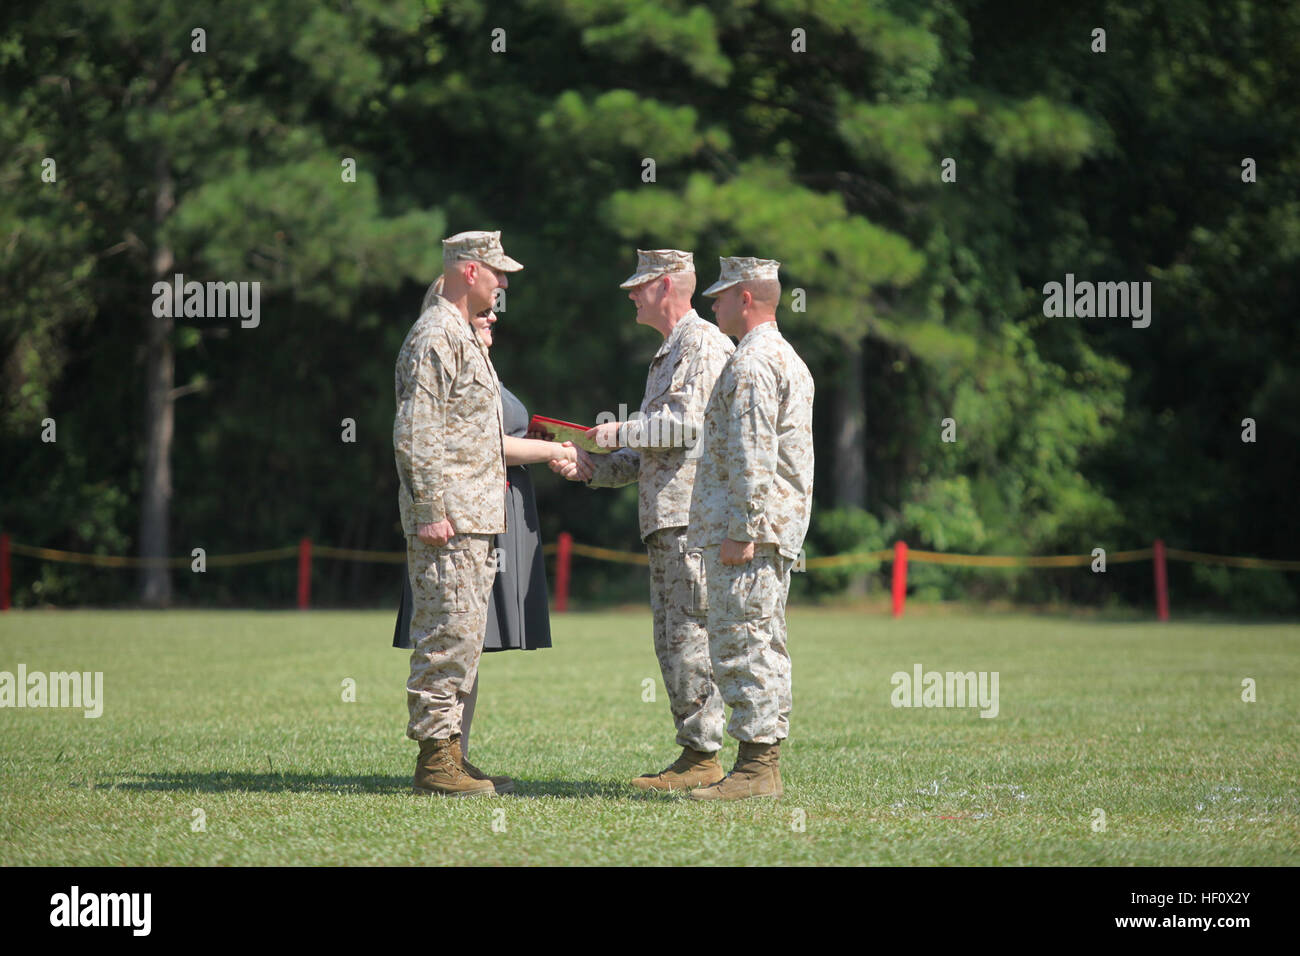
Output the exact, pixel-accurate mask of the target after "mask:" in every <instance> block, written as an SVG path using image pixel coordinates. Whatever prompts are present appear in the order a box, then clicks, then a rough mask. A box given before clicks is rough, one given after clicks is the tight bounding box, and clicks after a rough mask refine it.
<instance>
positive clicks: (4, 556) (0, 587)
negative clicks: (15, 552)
mask: <svg viewBox="0 0 1300 956" xmlns="http://www.w3.org/2000/svg"><path fill="white" fill-rule="evenodd" d="M7 610H9V535H7V534H0V611H7Z"/></svg>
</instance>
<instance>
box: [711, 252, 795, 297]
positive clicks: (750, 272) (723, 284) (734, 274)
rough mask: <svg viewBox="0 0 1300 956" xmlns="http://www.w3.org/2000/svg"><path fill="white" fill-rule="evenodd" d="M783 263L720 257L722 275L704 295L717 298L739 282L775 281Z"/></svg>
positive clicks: (719, 264)
mask: <svg viewBox="0 0 1300 956" xmlns="http://www.w3.org/2000/svg"><path fill="white" fill-rule="evenodd" d="M780 265H781V263H779V262H777V261H776V260H775V259H755V258H753V257H752V256H719V257H718V266H719V268H720V269H721V273H720V274H719V276H718V281H717V282H715V283H713V285H711V286H709V287H708V288H707V289H705V290H704V293H703V294H704V295H708V296H716V295H717V294H718V293H719V292H723V291H725V290H726V289H730V288H731V287H732V286H733V285H735V284H736V283H737V282H752V281H754V280H756V279H775V278H776V271H777V269H778V268H779V267H780Z"/></svg>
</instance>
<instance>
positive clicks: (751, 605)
mask: <svg viewBox="0 0 1300 956" xmlns="http://www.w3.org/2000/svg"><path fill="white" fill-rule="evenodd" d="M790 567H791V561H790V559H789V558H787V557H785V556H784V555H782V554H781V553H780V552H778V551H777V550H776V546H775V545H771V544H759V545H755V546H754V560H752V561H750V562H749V563H748V564H739V565H733V566H731V567H728V566H727V565H724V564H723V563H722V561H721V560H720V558H719V546H718V545H716V544H711V545H709V546H708V547H706V548H704V569H705V585H706V587H707V590H708V594H707V600H708V608H709V611H708V628H709V655H710V657H711V658H712V662H713V679H714V681H716V682H717V685H718V689H719V690H721V691H722V697H723V699H724V700H725V701H726V702H727V704H728V705H730V707H731V719H730V720H729V721H728V722H727V733H729V734H731V736H733V737H735V738H736V739H737V740H745V741H750V742H753V743H760V744H771V743H776V742H777V741H778V740H784V739H785V738H786V737H787V736H789V734H790V705H791V696H790V654H789V653H788V651H787V650H786V645H785V641H786V633H785V600H786V597H787V596H788V595H789V593H790Z"/></svg>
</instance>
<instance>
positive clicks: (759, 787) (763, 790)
mask: <svg viewBox="0 0 1300 956" xmlns="http://www.w3.org/2000/svg"><path fill="white" fill-rule="evenodd" d="M780 759H781V743H780V741H778V742H777V743H774V744H755V743H748V742H746V741H743V740H742V741H741V742H740V753H739V754H737V755H736V765H735V766H734V767H732V768H731V773H729V774H727V776H726V778H725V779H724V780H722V781H721V782H720V783H715V784H714V785H713V786H711V787H702V788H701V789H699V790H692V791H691V794H690V796H691V799H692V800H745V799H748V798H749V797H779V796H781V793H782V792H783V791H782V789H781V768H780V766H779V761H780Z"/></svg>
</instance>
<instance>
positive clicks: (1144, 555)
mask: <svg viewBox="0 0 1300 956" xmlns="http://www.w3.org/2000/svg"><path fill="white" fill-rule="evenodd" d="M542 553H543V554H545V555H547V556H550V555H555V557H556V596H555V606H556V610H557V611H565V610H567V608H568V597H569V585H570V582H571V568H572V559H573V556H574V555H577V556H579V557H583V558H591V559H593V560H596V561H609V562H613V563H617V564H632V565H639V566H641V567H645V566H647V565H648V564H649V563H650V559H649V558H648V556H647V555H646V554H645V552H642V551H618V550H615V549H613V548H601V547H597V546H596V545H590V544H581V543H579V542H577V541H574V540H573V536H572V535H571V534H569V533H568V532H567V531H566V532H562V533H561V534H560V536H559V539H558V541H557V542H555V543H552V544H547V545H544V546H543V547H542ZM13 555H18V556H20V557H25V558H35V559H37V560H40V561H54V562H59V563H64V564H80V565H86V566H89V567H97V568H183V567H188V566H189V565H190V563H191V561H192V559H191V558H189V557H178V558H139V557H132V556H124V555H111V554H87V553H83V552H77V551H60V550H57V549H55V548H42V547H37V546H35V545H28V544H21V543H19V542H15V541H13V540H11V538H10V536H9V535H8V534H4V533H0V611H2V610H8V609H9V607H10V606H11V593H10V592H11V587H12V583H11V582H12V570H11V556H13ZM293 557H296V558H297V559H298V606H299V607H303V608H305V607H307V606H309V604H310V600H311V561H312V559H313V558H326V559H330V560H338V561H363V562H370V563H376V564H402V563H404V562H405V561H406V552H405V551H365V550H359V549H355V548H334V547H330V546H329V545H320V546H315V545H313V544H312V542H311V541H310V540H309V539H307V538H303V539H302V540H301V541H300V542H299V543H298V544H297V545H291V546H289V547H284V548H268V549H265V550H262V551H244V552H240V553H236V554H219V555H212V556H210V557H208V558H207V559H206V561H207V565H208V567H211V568H223V567H226V568H228V567H236V566H239V565H247V564H260V563H264V562H267V561H282V560H286V559H288V558H293ZM1093 560H1095V559H1094V557H1093V555H1091V554H1062V555H997V554H951V553H947V552H943V551H919V550H912V549H910V548H908V547H907V545H906V543H905V542H902V541H899V542H896V543H895V546H894V547H893V548H892V549H889V550H882V551H855V552H851V553H847V554H831V555H820V556H817V557H811V558H807V559H805V561H804V567H805V569H806V570H808V571H820V570H826V569H832V568H847V567H854V566H860V565H871V564H878V563H880V562H883V561H891V562H892V563H893V570H892V585H893V604H894V616H895V617H901V616H902V613H903V607H904V604H905V599H906V589H907V564H908V562H916V563H919V564H938V565H949V566H953V567H975V568H1074V567H1085V566H1087V565H1088V564H1090V563H1091V562H1092V561H1093ZM1148 560H1149V561H1151V562H1152V565H1153V567H1152V571H1153V574H1154V577H1155V582H1154V583H1155V590H1156V614H1157V616H1158V617H1159V619H1160V620H1162V621H1166V620H1168V619H1169V592H1168V588H1169V579H1168V573H1167V567H1166V565H1167V562H1168V561H1185V562H1189V563H1194V564H1217V565H1226V566H1228V567H1235V568H1246V569H1249V570H1271V571H1300V561H1285V560H1277V559H1272V558H1249V557H1240V556H1237V555H1227V554H1208V553H1206V552H1203V551H1184V550H1181V549H1179V548H1166V547H1165V544H1164V541H1162V540H1157V541H1155V543H1154V544H1153V546H1152V547H1150V548H1136V549H1133V550H1130V551H1113V552H1110V553H1108V554H1107V555H1106V561H1107V563H1110V564H1122V563H1125V562H1133V561H1148Z"/></svg>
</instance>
